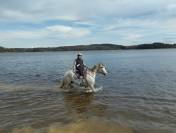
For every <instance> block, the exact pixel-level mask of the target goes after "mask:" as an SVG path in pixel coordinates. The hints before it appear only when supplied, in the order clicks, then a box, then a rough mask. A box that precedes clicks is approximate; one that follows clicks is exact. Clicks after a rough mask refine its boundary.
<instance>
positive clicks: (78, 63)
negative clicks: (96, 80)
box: [74, 53, 85, 79]
mask: <svg viewBox="0 0 176 133" xmlns="http://www.w3.org/2000/svg"><path fill="white" fill-rule="evenodd" d="M84 66H85V65H84V63H83V59H82V54H81V53H78V54H77V58H76V59H75V63H74V68H75V70H76V74H78V78H79V79H80V78H81V77H82V78H84Z"/></svg>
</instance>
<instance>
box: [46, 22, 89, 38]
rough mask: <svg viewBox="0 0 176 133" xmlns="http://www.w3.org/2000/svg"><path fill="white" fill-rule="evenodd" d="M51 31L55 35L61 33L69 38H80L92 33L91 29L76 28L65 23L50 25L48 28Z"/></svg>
mask: <svg viewBox="0 0 176 133" xmlns="http://www.w3.org/2000/svg"><path fill="white" fill-rule="evenodd" d="M46 29H47V30H48V31H49V32H50V33H51V32H52V33H54V34H55V35H59V36H60V35H61V36H63V37H66V38H67V37H68V38H79V37H83V36H86V35H88V34H90V31H89V30H88V29H85V28H75V27H69V26H64V25H55V26H49V27H47V28H46Z"/></svg>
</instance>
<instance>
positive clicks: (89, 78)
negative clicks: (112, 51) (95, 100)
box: [60, 64, 107, 92]
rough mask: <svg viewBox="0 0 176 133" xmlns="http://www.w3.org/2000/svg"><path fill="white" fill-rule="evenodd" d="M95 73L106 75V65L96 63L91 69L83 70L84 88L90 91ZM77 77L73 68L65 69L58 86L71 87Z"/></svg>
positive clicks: (92, 87)
mask: <svg viewBox="0 0 176 133" xmlns="http://www.w3.org/2000/svg"><path fill="white" fill-rule="evenodd" d="M97 73H100V74H103V75H106V74H107V70H106V67H105V66H104V65H103V64H96V65H94V66H93V67H92V68H91V69H87V70H86V72H85V88H86V89H87V90H88V91H90V92H92V91H94V85H95V78H96V75H97ZM77 79H78V78H77V76H76V74H75V73H74V71H73V70H69V71H67V72H66V73H65V75H64V78H63V81H62V83H61V86H60V88H71V86H72V83H74V82H75V81H76V80H77Z"/></svg>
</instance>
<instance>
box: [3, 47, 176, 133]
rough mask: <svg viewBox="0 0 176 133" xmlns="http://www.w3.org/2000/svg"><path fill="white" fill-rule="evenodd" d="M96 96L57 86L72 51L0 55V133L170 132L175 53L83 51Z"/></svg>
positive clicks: (175, 117) (174, 121)
mask: <svg viewBox="0 0 176 133" xmlns="http://www.w3.org/2000/svg"><path fill="white" fill-rule="evenodd" d="M82 53H83V54H84V61H85V64H86V65H87V66H89V67H92V66H93V65H94V64H96V63H103V64H105V65H106V66H107V69H108V72H109V73H108V75H107V76H103V75H97V79H96V84H97V85H99V86H103V90H102V91H98V92H96V93H91V94H88V93H82V92H79V91H76V90H75V91H72V92H64V91H63V90H61V89H60V88H59V82H60V81H61V79H62V77H63V74H64V72H65V71H67V70H69V69H70V68H72V66H73V61H74V58H75V56H76V52H43V53H40V52H39V53H1V54H0V133H1V132H2V133H90V132H91V133H107V132H109V133H175V132H176V49H162V50H127V51H125V50H119V51H87V52H82Z"/></svg>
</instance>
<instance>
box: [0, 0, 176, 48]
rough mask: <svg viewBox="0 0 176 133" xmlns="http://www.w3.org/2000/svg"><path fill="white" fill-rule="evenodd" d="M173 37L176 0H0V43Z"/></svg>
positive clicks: (47, 44) (48, 43)
mask: <svg viewBox="0 0 176 133" xmlns="http://www.w3.org/2000/svg"><path fill="white" fill-rule="evenodd" d="M152 42H166V43H174V42H176V0H89V1H85V0H30V1H25V0H0V46H4V47H30V48H31V47H53V46H64V45H78V44H91V43H116V44H122V45H133V44H140V43H152Z"/></svg>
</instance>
